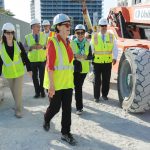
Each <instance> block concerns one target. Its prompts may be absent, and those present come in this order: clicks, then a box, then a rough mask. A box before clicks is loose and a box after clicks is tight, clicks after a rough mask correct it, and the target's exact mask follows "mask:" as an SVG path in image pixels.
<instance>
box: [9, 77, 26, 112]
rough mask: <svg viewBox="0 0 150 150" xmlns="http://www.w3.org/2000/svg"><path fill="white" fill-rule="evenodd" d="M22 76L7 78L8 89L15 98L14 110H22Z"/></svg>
mask: <svg viewBox="0 0 150 150" xmlns="http://www.w3.org/2000/svg"><path fill="white" fill-rule="evenodd" d="M23 77H24V76H21V77H18V78H13V79H7V80H8V84H9V87H10V90H11V92H12V95H13V98H14V100H15V111H16V112H20V113H21V112H22V86H23Z"/></svg>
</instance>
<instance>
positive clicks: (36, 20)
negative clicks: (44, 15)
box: [30, 19, 40, 26]
mask: <svg viewBox="0 0 150 150" xmlns="http://www.w3.org/2000/svg"><path fill="white" fill-rule="evenodd" d="M34 24H40V21H39V20H38V19H33V20H31V23H30V25H31V26H32V25H34Z"/></svg>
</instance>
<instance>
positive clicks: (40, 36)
mask: <svg viewBox="0 0 150 150" xmlns="http://www.w3.org/2000/svg"><path fill="white" fill-rule="evenodd" d="M30 25H31V29H32V33H30V34H27V35H26V36H25V44H24V46H25V48H26V50H27V52H28V58H29V60H30V62H31V68H32V73H33V74H32V79H33V84H34V88H35V95H34V98H39V97H40V96H41V97H42V98H43V97H45V91H44V88H43V80H44V69H45V61H46V49H45V47H46V36H45V34H44V33H43V32H40V22H39V20H37V19H33V20H32V21H31V24H30Z"/></svg>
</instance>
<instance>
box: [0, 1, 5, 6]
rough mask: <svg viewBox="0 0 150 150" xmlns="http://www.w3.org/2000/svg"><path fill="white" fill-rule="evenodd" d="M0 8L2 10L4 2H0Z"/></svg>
mask: <svg viewBox="0 0 150 150" xmlns="http://www.w3.org/2000/svg"><path fill="white" fill-rule="evenodd" d="M0 8H4V0H0Z"/></svg>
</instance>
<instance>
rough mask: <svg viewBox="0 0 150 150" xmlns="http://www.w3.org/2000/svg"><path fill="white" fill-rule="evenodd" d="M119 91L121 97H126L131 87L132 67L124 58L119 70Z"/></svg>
mask: <svg viewBox="0 0 150 150" xmlns="http://www.w3.org/2000/svg"><path fill="white" fill-rule="evenodd" d="M119 88H120V93H121V95H122V97H123V99H126V100H127V99H128V98H129V97H130V95H131V92H132V88H133V78H132V68H131V65H130V62H129V61H128V60H127V59H126V60H124V61H123V63H122V67H121V70H120V84H119Z"/></svg>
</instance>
